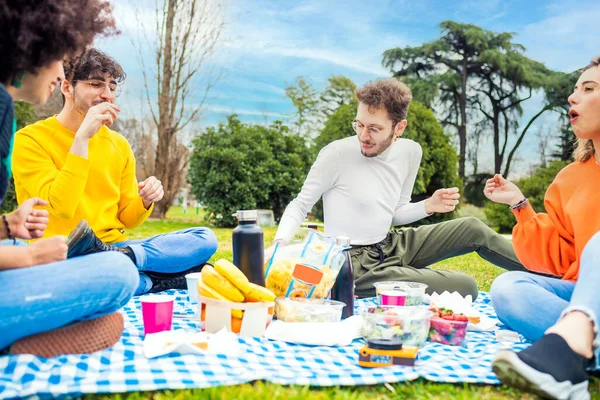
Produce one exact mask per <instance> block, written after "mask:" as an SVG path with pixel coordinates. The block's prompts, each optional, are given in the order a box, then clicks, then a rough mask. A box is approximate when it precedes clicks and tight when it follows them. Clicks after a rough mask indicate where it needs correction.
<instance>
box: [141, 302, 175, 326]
mask: <svg viewBox="0 0 600 400" xmlns="http://www.w3.org/2000/svg"><path fill="white" fill-rule="evenodd" d="M140 301H141V302H142V318H143V322H144V336H145V335H147V334H149V333H156V332H162V331H170V330H171V326H172V324H173V304H174V302H175V298H174V297H173V296H169V295H152V296H143V297H141V298H140Z"/></svg>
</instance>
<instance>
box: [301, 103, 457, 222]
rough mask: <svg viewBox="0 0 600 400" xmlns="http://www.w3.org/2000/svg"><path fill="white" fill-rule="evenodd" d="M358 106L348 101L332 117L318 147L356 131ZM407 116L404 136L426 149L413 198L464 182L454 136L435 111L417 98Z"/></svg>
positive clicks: (442, 217)
mask: <svg viewBox="0 0 600 400" xmlns="http://www.w3.org/2000/svg"><path fill="white" fill-rule="evenodd" d="M356 107H357V104H356V102H353V103H350V104H345V105H343V106H341V107H339V108H338V110H337V111H336V112H335V113H333V114H332V115H331V116H330V117H329V119H328V120H327V122H325V127H324V128H323V130H322V131H321V133H320V135H319V136H317V137H316V138H315V141H314V143H315V150H316V151H319V150H320V149H321V148H322V147H323V146H325V145H327V144H328V143H330V142H332V141H334V140H338V139H343V138H345V137H348V136H353V135H355V134H356V133H355V132H354V131H353V130H352V128H351V123H352V120H354V118H355V116H356ZM407 120H408V126H407V128H406V130H405V131H404V134H403V137H404V138H407V139H412V140H414V141H416V142H418V143H419V144H421V147H422V149H423V157H422V159H421V167H420V168H419V173H418V175H417V179H416V182H415V186H414V188H413V201H419V200H422V199H424V198H426V197H428V196H430V195H432V194H433V192H435V191H436V190H437V189H440V188H443V187H452V186H461V181H460V178H459V177H458V172H457V168H458V156H457V154H456V151H455V150H454V147H453V146H452V141H451V138H450V136H449V135H447V134H445V133H444V131H443V129H442V127H441V125H440V124H439V122H438V121H437V119H436V118H435V116H434V115H433V112H431V110H429V109H428V108H427V107H425V106H424V105H422V104H420V103H418V102H415V101H413V102H412V104H411V105H410V108H409V109H408V115H407ZM313 213H315V214H316V216H317V218H322V213H321V212H320V210H319V209H318V208H317V209H316V210H315V209H313ZM452 214H453V213H450V214H437V215H436V216H435V217H434V218H428V219H427V220H423V221H421V223H431V222H438V221H441V220H446V219H451V218H452V216H453V215H452Z"/></svg>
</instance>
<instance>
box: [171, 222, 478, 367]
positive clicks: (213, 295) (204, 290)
mask: <svg viewBox="0 0 600 400" xmlns="http://www.w3.org/2000/svg"><path fill="white" fill-rule="evenodd" d="M343 250H344V248H342V247H340V246H337V247H336V245H335V242H332V241H330V240H329V239H328V238H327V237H326V236H324V235H319V234H318V233H316V232H315V233H314V234H313V233H309V235H308V237H307V238H306V239H305V240H304V241H303V243H301V244H299V245H296V246H295V247H294V245H292V246H285V247H284V248H283V249H280V251H279V252H278V253H277V250H276V251H275V254H274V256H273V257H271V259H270V260H269V262H268V263H267V265H266V273H265V276H266V279H265V286H260V285H257V284H255V283H252V282H250V281H249V280H248V277H247V276H246V275H245V274H244V273H243V272H242V271H241V270H240V269H239V268H238V267H236V266H235V265H234V264H232V263H231V262H229V261H227V260H223V259H221V260H218V261H217V262H215V265H214V267H213V266H211V265H206V266H204V267H203V269H202V271H201V273H200V274H199V275H200V276H199V277H198V279H197V281H196V289H197V292H198V303H199V311H200V321H201V322H203V323H204V330H205V332H209V334H210V333H216V332H217V331H218V330H220V329H223V328H224V329H226V330H229V331H230V332H234V333H237V334H240V335H245V336H263V334H264V331H265V328H266V327H267V326H268V325H269V324H270V322H271V320H272V318H273V317H274V316H275V317H276V318H277V319H279V320H281V321H283V322H285V323H294V324H295V323H300V324H304V325H302V326H303V327H304V328H308V327H309V326H311V328H310V329H319V328H318V327H317V325H318V326H320V325H321V324H322V323H332V324H339V323H341V322H340V321H341V316H342V310H343V308H344V307H345V306H346V304H345V303H343V302H339V301H335V300H329V299H328V298H327V297H328V295H329V293H330V290H331V287H332V286H333V283H334V281H335V279H336V276H337V273H338V271H339V269H340V266H341V263H343V261H344V260H343V256H344V254H343ZM317 266H318V267H317ZM374 286H375V288H376V294H377V298H378V299H379V304H380V305H379V306H371V307H366V308H363V309H361V310H359V314H360V316H355V317H352V318H360V319H359V320H357V322H358V324H356V335H358V334H359V333H358V332H359V331H358V327H360V335H361V336H362V338H363V339H364V340H365V342H366V345H365V346H364V347H363V348H362V349H361V350H360V351H359V354H358V359H359V364H360V365H361V366H364V367H382V366H394V365H404V366H413V365H414V362H415V359H416V358H417V354H418V349H419V346H421V345H423V343H425V341H427V340H429V341H430V342H437V343H441V344H445V345H455V346H460V345H461V344H462V342H463V340H464V338H465V335H466V332H467V325H468V324H469V322H471V323H474V324H477V323H479V315H478V313H477V311H476V310H474V309H473V307H472V305H471V303H472V301H471V299H470V298H463V297H462V296H460V295H459V294H458V293H447V292H444V293H442V294H441V295H438V294H435V293H434V294H433V295H432V296H431V297H429V296H427V295H425V290H426V288H427V285H425V284H423V283H417V282H397V281H386V282H378V283H375V284H374ZM427 299H430V306H429V307H428V306H426V305H423V303H424V301H426V300H427ZM211 307H217V308H216V310H217V311H214V310H215V309H214V308H213V311H212V312H210V310H211ZM211 319H217V320H218V324H217V325H215V324H214V321H212V322H213V324H212V328H210V327H209V326H210V325H211ZM246 320H248V321H246ZM283 322H282V323H283ZM314 323H317V324H316V325H314V326H313V325H309V324H314ZM219 324H220V325H219ZM257 324H258V329H256V325H257ZM253 326H254V328H252V327H253ZM298 326H299V327H300V325H298ZM323 326H325V325H323ZM248 327H250V328H248ZM245 328H247V329H246V334H244V329H245ZM304 328H303V329H304ZM252 329H254V330H252ZM248 332H250V333H249V334H248ZM304 332H308V331H304ZM311 332H312V331H311ZM315 332H316V331H315ZM296 336H297V335H296ZM354 337H356V336H354ZM279 340H284V341H287V340H286V338H285V337H284V338H281V336H280V337H279ZM294 340H298V339H291V342H292V343H294ZM169 343H171V342H169ZM328 345H335V344H328ZM193 347H196V348H203V347H205V345H204V344H202V345H200V346H198V345H196V343H193Z"/></svg>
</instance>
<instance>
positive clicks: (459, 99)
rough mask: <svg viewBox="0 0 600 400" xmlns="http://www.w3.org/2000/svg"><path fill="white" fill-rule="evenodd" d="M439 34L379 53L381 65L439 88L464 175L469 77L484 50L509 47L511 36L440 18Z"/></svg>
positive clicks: (461, 174) (460, 169)
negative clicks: (421, 43) (419, 42)
mask: <svg viewBox="0 0 600 400" xmlns="http://www.w3.org/2000/svg"><path fill="white" fill-rule="evenodd" d="M440 29H441V32H442V36H441V37H440V38H439V39H437V40H434V41H431V42H429V43H425V44H423V45H421V46H419V47H410V46H407V47H405V48H395V49H390V50H387V51H385V52H384V53H383V62H382V64H383V65H384V66H385V67H387V68H389V69H390V70H391V71H392V72H393V74H394V76H398V77H404V76H408V77H411V78H413V79H424V80H431V81H432V82H433V83H435V84H437V86H438V88H439V90H440V100H442V102H443V103H444V104H445V105H446V106H447V109H448V110H449V115H448V116H446V117H445V118H443V120H442V121H443V122H442V123H443V124H444V125H447V126H448V125H449V126H453V127H454V128H456V130H457V133H458V140H459V175H460V177H461V178H464V177H465V161H466V155H467V124H468V108H469V79H470V78H471V77H473V74H474V73H475V72H476V71H478V70H479V69H480V68H481V67H482V62H481V60H480V57H481V55H482V54H484V53H485V52H486V51H490V50H503V49H505V50H506V49H510V48H511V47H512V44H511V43H510V41H511V39H512V35H511V34H509V33H501V34H495V33H493V32H490V31H487V30H483V29H481V28H479V27H477V26H475V25H471V24H459V23H456V22H452V21H444V22H442V23H441V24H440Z"/></svg>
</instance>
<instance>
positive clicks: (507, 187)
mask: <svg viewBox="0 0 600 400" xmlns="http://www.w3.org/2000/svg"><path fill="white" fill-rule="evenodd" d="M483 194H484V195H485V197H487V198H488V199H490V200H491V201H493V202H495V203H501V204H508V205H509V206H514V205H515V204H517V203H518V202H520V201H521V200H523V199H524V198H525V196H523V193H522V192H521V190H520V189H519V188H518V187H517V185H515V184H514V183H512V182H509V181H507V180H506V179H504V177H503V176H502V175H500V174H496V175H494V177H493V178H491V179H488V180H487V181H486V182H485V188H484V189H483Z"/></svg>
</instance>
